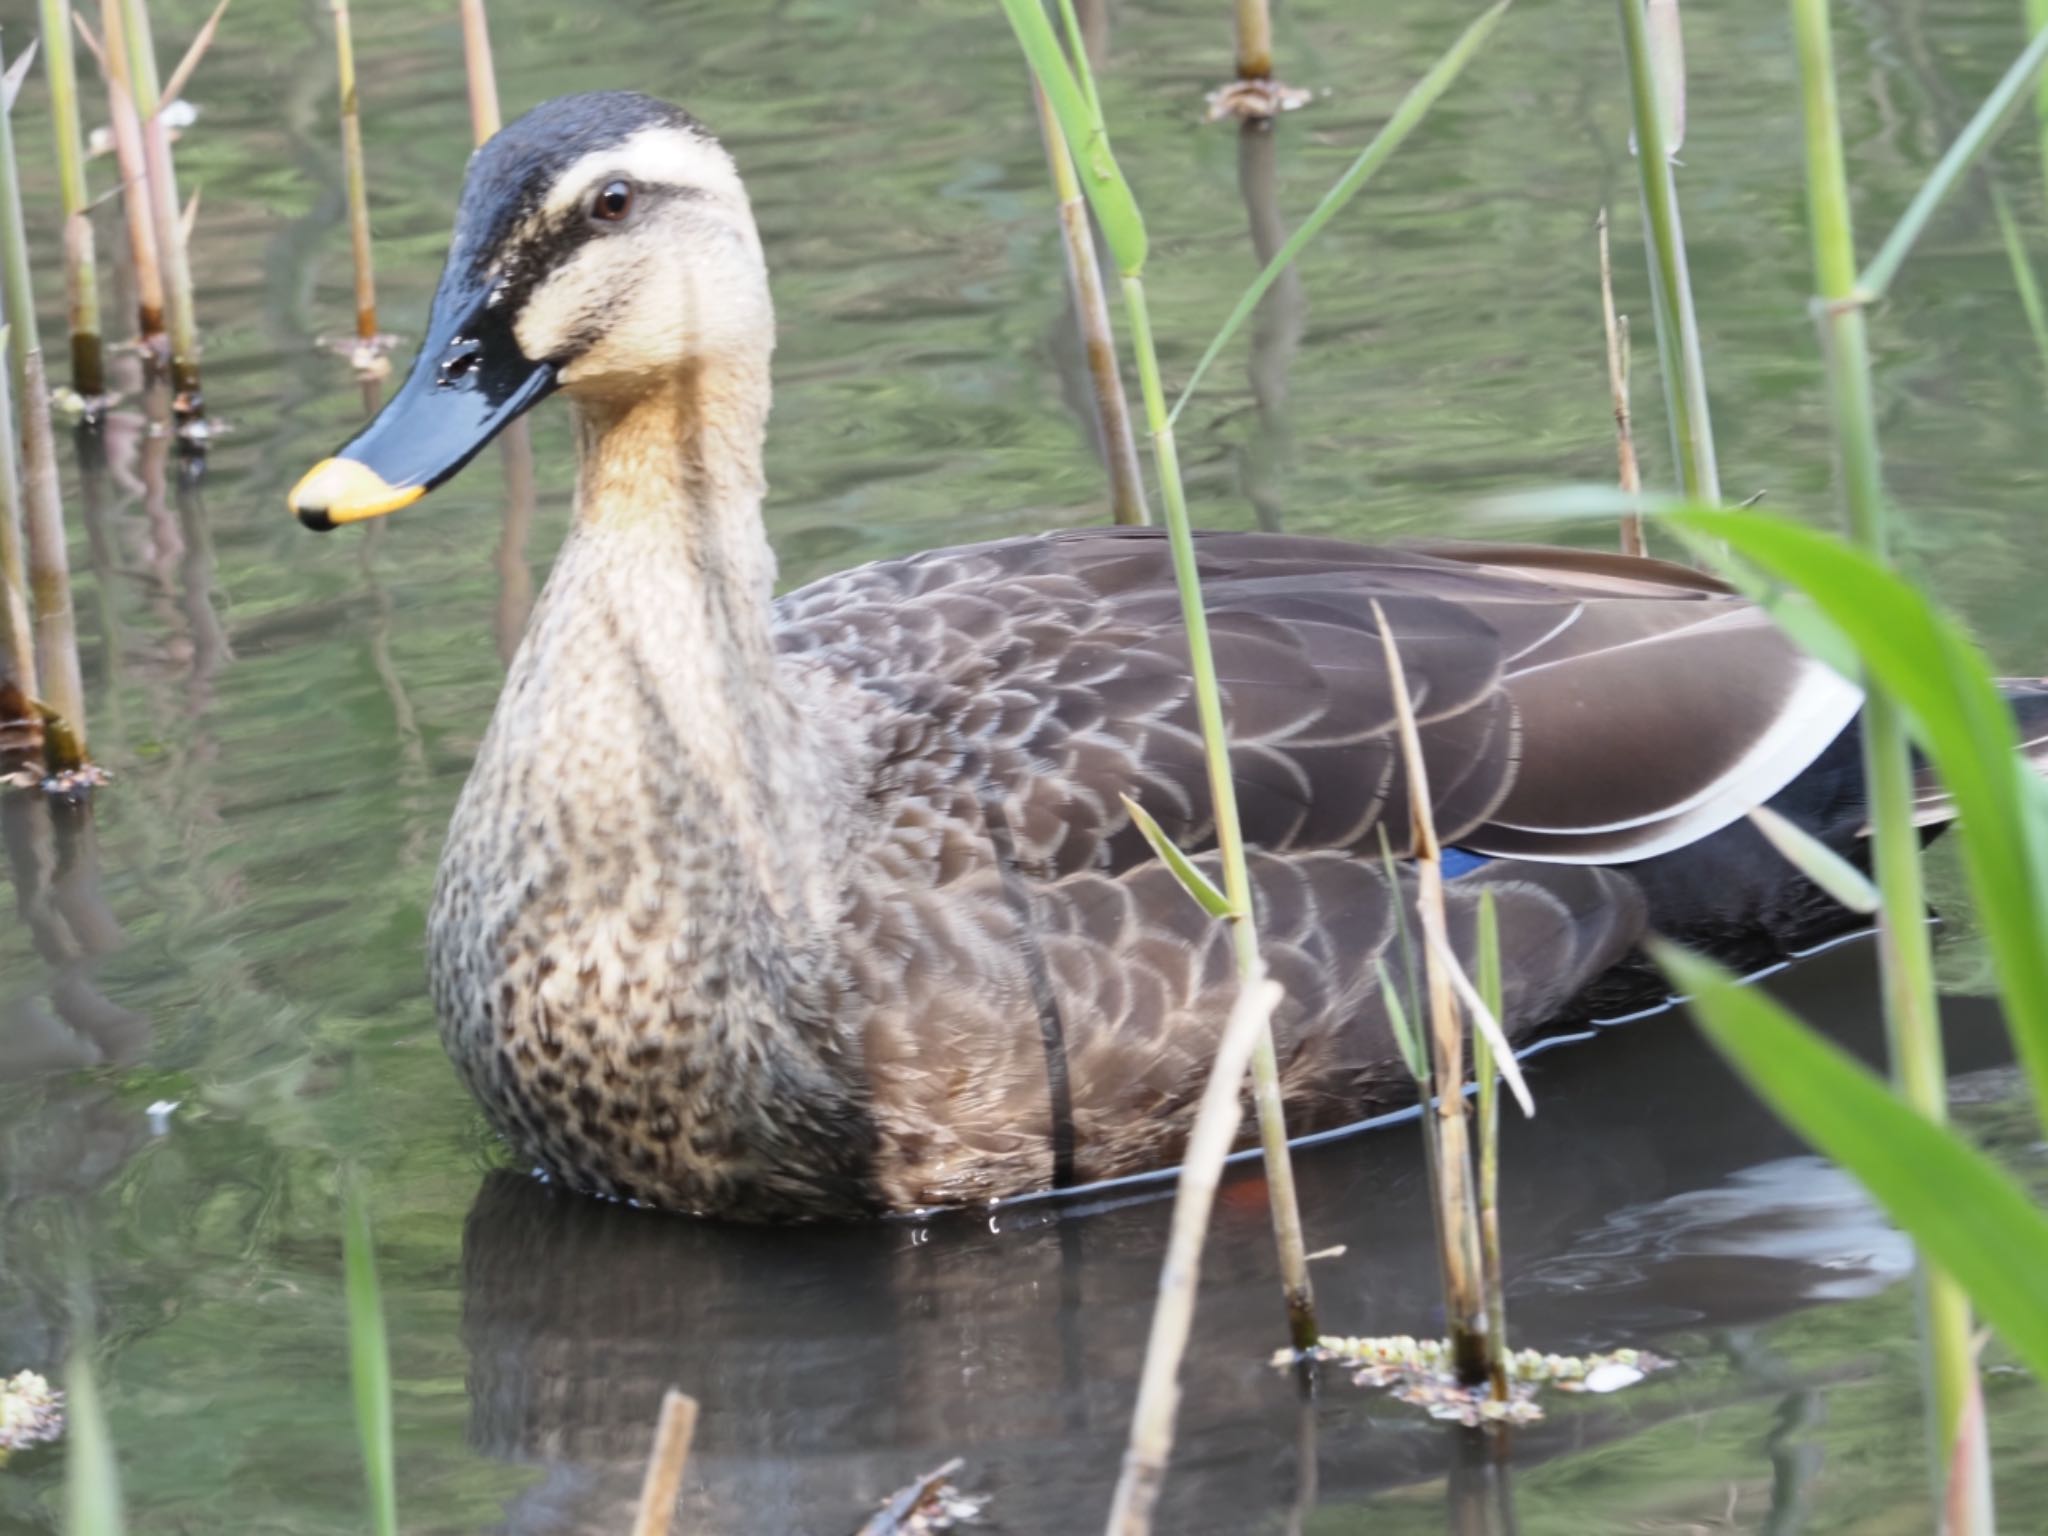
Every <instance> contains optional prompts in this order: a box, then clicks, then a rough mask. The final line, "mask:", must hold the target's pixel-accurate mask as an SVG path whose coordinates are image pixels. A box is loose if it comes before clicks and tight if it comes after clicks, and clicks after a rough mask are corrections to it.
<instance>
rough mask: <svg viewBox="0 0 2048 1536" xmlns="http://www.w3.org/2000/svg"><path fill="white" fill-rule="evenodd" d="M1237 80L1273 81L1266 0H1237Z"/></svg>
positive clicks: (1271, 27) (1269, 18) (1270, 16)
mask: <svg viewBox="0 0 2048 1536" xmlns="http://www.w3.org/2000/svg"><path fill="white" fill-rule="evenodd" d="M1237 78H1238V79H1240V80H1270V79H1272V78H1273V13H1272V11H1271V10H1269V9H1268V8H1267V4H1266V0H1237Z"/></svg>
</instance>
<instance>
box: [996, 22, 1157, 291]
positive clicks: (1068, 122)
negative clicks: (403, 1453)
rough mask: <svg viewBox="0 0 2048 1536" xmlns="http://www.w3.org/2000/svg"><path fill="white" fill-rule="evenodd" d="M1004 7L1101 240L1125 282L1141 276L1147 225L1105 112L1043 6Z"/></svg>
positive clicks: (1083, 65)
mask: <svg viewBox="0 0 2048 1536" xmlns="http://www.w3.org/2000/svg"><path fill="white" fill-rule="evenodd" d="M1002 5H1003V12H1004V14H1005V15H1007V16H1008V17H1009V18H1010V26H1011V28H1012V30H1014V31H1015V32H1016V34H1017V41H1018V43H1019V44H1021V45H1022V47H1023V49H1024V57H1025V58H1026V59H1028V60H1029V61H1030V63H1031V73H1032V74H1033V75H1034V76H1036V77H1037V80H1038V84H1039V86H1040V88H1041V89H1042V90H1044V92H1045V99H1046V101H1047V102H1048V103H1049V104H1050V105H1051V107H1052V112H1053V116H1054V117H1055V118H1056V119H1057V120H1058V121H1059V125H1060V132H1062V133H1064V134H1065V135H1066V136H1067V147H1068V148H1069V149H1070V150H1071V151H1072V152H1073V156H1074V167H1075V169H1076V170H1077V171H1078V172H1079V173H1080V177H1081V190H1082V191H1083V192H1085V193H1086V194H1087V195H1088V205H1089V206H1090V207H1091V208H1093V209H1094V210H1095V219H1096V222H1097V223H1098V224H1100V225H1101V226H1102V238H1103V239H1105V240H1107V241H1108V242H1109V249H1110V253H1111V255H1113V256H1114V257H1115V258H1116V265H1117V271H1118V272H1119V273H1121V274H1122V275H1123V276H1125V277H1130V276H1133V275H1135V274H1137V273H1139V272H1142V271H1143V270H1144V268H1145V252H1146V241H1145V221H1144V219H1143V218H1142V217H1140V215H1139V213H1138V202H1137V199H1136V198H1135V197H1133V196H1132V195H1131V188H1130V184H1129V183H1128V182H1126V181H1125V180H1124V175H1123V172H1122V171H1121V170H1119V169H1118V168H1117V163H1116V157H1115V155H1113V154H1111V153H1110V147H1109V134H1108V132H1107V130H1106V129H1105V128H1104V127H1103V125H1102V113H1101V108H1100V106H1099V105H1098V104H1097V103H1096V102H1095V101H1094V100H1093V98H1092V96H1091V95H1090V93H1088V92H1086V91H1084V90H1083V89H1082V87H1081V84H1080V81H1079V80H1078V79H1076V78H1075V75H1074V71H1073V69H1072V68H1070V67H1069V66H1068V64H1067V56H1066V54H1064V53H1063V52H1061V50H1060V42H1059V39H1058V38H1057V37H1056V36H1054V35H1053V30H1052V23H1051V22H1050V21H1049V20H1047V18H1046V14H1045V7H1044V5H1043V3H1042V0H1002ZM1082 59H1083V64H1082V67H1083V68H1086V62H1085V61H1086V55H1085V54H1084V55H1082Z"/></svg>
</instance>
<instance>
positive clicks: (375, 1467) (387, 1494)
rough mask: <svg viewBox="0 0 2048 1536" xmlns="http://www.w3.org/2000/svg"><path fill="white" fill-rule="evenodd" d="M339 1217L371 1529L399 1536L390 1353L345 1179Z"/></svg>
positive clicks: (366, 1217) (363, 1217) (370, 1257)
mask: <svg viewBox="0 0 2048 1536" xmlns="http://www.w3.org/2000/svg"><path fill="white" fill-rule="evenodd" d="M346 1183H347V1192H346V1194H345V1195H344V1197H343V1199H344V1209H343V1213H342V1236H341V1254H342V1273H343V1284H344V1288H345V1289H346V1291H347V1293H348V1359H349V1379H350V1380H351V1381H352V1382H353V1383H354V1384H355V1398H356V1437H357V1439H358V1440H359V1441H360V1442H361V1443H362V1449H363V1477H364V1480H365V1482H366V1483H367V1484H368V1487H369V1493H370V1522H371V1524H370V1528H371V1529H372V1530H373V1531H375V1532H376V1536H398V1473H397V1457H396V1454H395V1452H394V1450H393V1436H392V1414H391V1351H390V1347H389V1345H388V1343H387V1342H386V1339H385V1333H384V1298H383V1293H382V1290H381V1288H380V1287H379V1285H378V1282H377V1253H376V1248H375V1245H374V1244H373V1243H372V1241H371V1237H370V1212H369V1208H368V1206H366V1205H365V1204H364V1201H363V1195H362V1190H361V1187H360V1186H359V1185H358V1184H357V1183H356V1181H355V1180H354V1179H353V1178H352V1177H351V1178H349V1179H347V1181H346Z"/></svg>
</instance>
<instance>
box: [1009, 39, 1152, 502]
mask: <svg viewBox="0 0 2048 1536" xmlns="http://www.w3.org/2000/svg"><path fill="white" fill-rule="evenodd" d="M1031 95H1032V98H1033V100H1034V101H1035V102H1036V103H1037V107H1038V126H1039V129H1040V130H1041V132H1042V133H1043V134H1044V137H1045V157H1046V161H1047V163H1048V164H1049V165H1050V167H1051V169H1052V184H1053V192H1054V194H1055V195H1056V196H1057V197H1058V199H1059V217H1060V246H1061V249H1062V250H1063V251H1064V252H1065V255H1066V259H1067V291H1068V293H1069V294H1070V295H1071V296H1072V298H1073V301H1074V323H1075V325H1076V326H1077V327H1078V328H1079V330H1080V332H1081V346H1082V348H1083V350H1084V351H1085V352H1086V354H1087V358H1088V379H1089V382H1090V383H1091V384H1092V385H1093V386H1094V391H1095V425H1096V434H1097V441H1099V442H1100V443H1101V445H1102V461H1103V465H1104V467H1105V468H1106V469H1107V470H1108V471H1109V507H1110V515H1111V517H1112V519H1113V520H1114V521H1116V522H1118V523H1122V524H1138V525H1142V524H1145V523H1149V522H1151V521H1152V516H1151V513H1150V512H1149V511H1148V510H1147V508H1146V506H1145V478H1144V475H1143V473H1142V472H1141V471H1140V470H1139V468H1138V441H1137V438H1136V436H1135V435H1134V434H1133V433H1132V430H1131V404H1130V401H1129V399H1128V398H1127V397H1126V396H1125V394H1124V381H1123V374H1122V371H1121V370H1120V369H1119V368H1118V367H1117V356H1116V333H1115V332H1114V331H1113V330H1112V329H1111V328H1110V323H1109V299H1108V296H1107V294H1106V292H1105V290H1104V288H1103V282H1102V268H1101V265H1100V264H1099V263H1098V261H1097V259H1096V255H1095V230H1094V226H1093V225H1091V224H1090V223H1089V220H1088V201H1087V199H1086V198H1085V197H1083V196H1082V194H1081V180H1080V177H1078V176H1077V175H1076V174H1075V173H1074V159H1073V156H1072V154H1071V153H1069V151H1068V149H1067V138H1066V135H1065V134H1063V133H1061V132H1060V125H1059V123H1058V121H1057V120H1056V119H1055V118H1054V117H1053V115H1052V108H1051V106H1050V105H1049V104H1048V103H1047V102H1046V99H1045V88H1044V87H1043V86H1041V85H1039V83H1038V82H1037V80H1036V79H1035V78H1034V79H1033V80H1032V82H1031Z"/></svg>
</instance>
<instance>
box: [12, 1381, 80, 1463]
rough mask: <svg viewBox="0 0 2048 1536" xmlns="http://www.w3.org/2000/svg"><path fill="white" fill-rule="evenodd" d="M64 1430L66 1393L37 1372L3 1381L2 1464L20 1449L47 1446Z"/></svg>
mask: <svg viewBox="0 0 2048 1536" xmlns="http://www.w3.org/2000/svg"><path fill="white" fill-rule="evenodd" d="M63 1433H64V1394H63V1393H62V1392H59V1391H57V1390H56V1389H55V1388H54V1387H52V1386H51V1385H50V1383H49V1380H48V1378H46V1377H44V1376H42V1375H41V1374H39V1373H38V1372H35V1371H18V1372H16V1373H15V1374H14V1375H13V1376H10V1377H9V1378H8V1379H7V1380H5V1381H0V1467H4V1466H6V1465H7V1458H8V1457H10V1456H12V1455H13V1454H14V1453H15V1452H16V1451H25V1450H27V1449H28V1448H29V1447H30V1446H35V1445H47V1444H49V1442H51V1441H52V1440H55V1439H57V1438H59V1437H60V1436H61V1435H62V1434H63Z"/></svg>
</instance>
